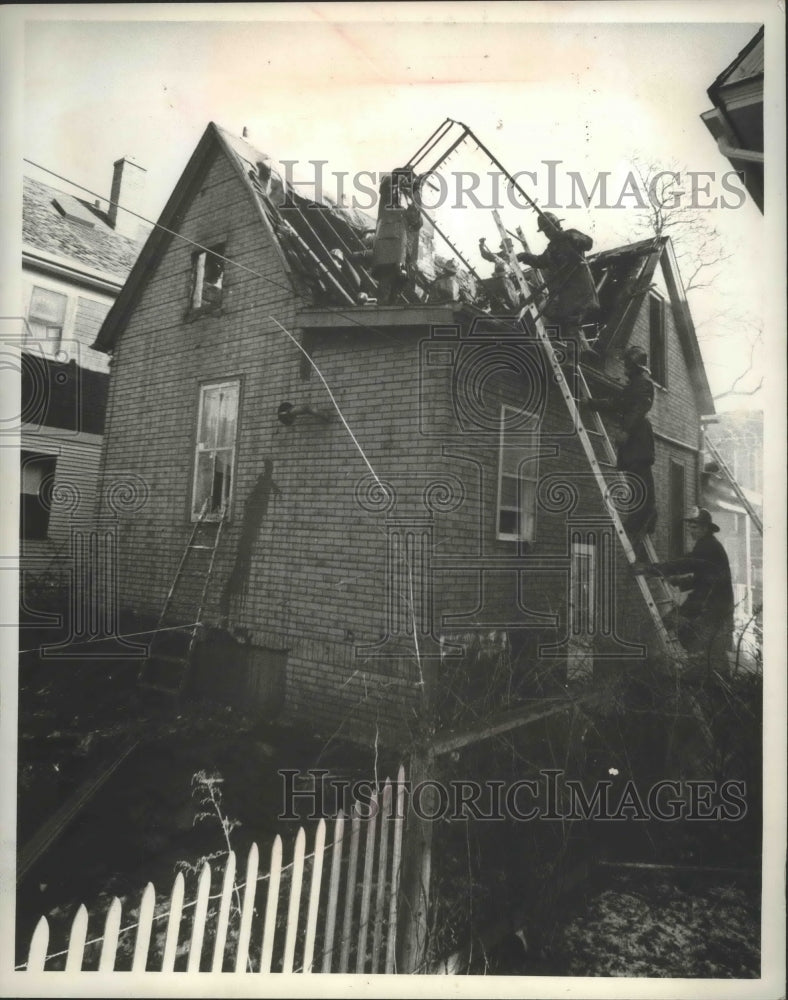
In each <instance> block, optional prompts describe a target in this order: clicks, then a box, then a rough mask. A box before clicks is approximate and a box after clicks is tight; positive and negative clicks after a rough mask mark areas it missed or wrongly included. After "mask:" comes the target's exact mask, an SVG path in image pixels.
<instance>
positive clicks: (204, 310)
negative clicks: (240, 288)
mask: <svg viewBox="0 0 788 1000" xmlns="http://www.w3.org/2000/svg"><path fill="white" fill-rule="evenodd" d="M223 312H224V310H223V309H222V305H221V303H217V304H215V305H206V306H200V307H199V308H195V307H194V306H190V307H189V309H188V310H187V311H186V316H185V320H186V322H187V323H193V322H194V321H195V320H197V319H202V317H203V316H221V315H222V314H223Z"/></svg>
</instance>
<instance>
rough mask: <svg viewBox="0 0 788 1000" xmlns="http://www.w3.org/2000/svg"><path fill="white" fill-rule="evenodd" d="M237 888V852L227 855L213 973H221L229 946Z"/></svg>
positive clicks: (214, 949)
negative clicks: (231, 907) (231, 917)
mask: <svg viewBox="0 0 788 1000" xmlns="http://www.w3.org/2000/svg"><path fill="white" fill-rule="evenodd" d="M234 887H235V851H230V853H229V854H228V855H227V864H226V865H225V866H224V879H223V880H222V898H221V900H220V901H219V914H218V916H217V918H216V940H215V941H214V945H213V963H212V965H211V972H221V971H222V965H223V963H224V948H225V945H226V944H227V926H228V924H229V922H230V902H231V900H232V895H233V889H234Z"/></svg>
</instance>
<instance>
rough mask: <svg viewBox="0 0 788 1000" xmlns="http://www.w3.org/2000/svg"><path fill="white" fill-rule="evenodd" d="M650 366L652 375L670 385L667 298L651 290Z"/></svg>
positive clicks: (660, 382)
mask: <svg viewBox="0 0 788 1000" xmlns="http://www.w3.org/2000/svg"><path fill="white" fill-rule="evenodd" d="M648 329H649V367H650V369H651V377H652V379H653V380H654V381H655V382H656V383H657V385H661V386H662V387H663V388H667V385H668V351H667V336H666V331H665V300H664V299H663V298H662V296H661V295H657V294H656V293H655V292H651V293H650V294H649V297H648Z"/></svg>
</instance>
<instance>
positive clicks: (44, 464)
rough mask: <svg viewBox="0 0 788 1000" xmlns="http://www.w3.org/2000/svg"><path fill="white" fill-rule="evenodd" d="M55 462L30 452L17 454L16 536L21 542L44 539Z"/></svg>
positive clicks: (49, 457)
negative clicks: (19, 479)
mask: <svg viewBox="0 0 788 1000" xmlns="http://www.w3.org/2000/svg"><path fill="white" fill-rule="evenodd" d="M56 463H57V459H56V458H55V456H54V455H38V454H36V453H35V452H32V451H23V452H21V454H20V465H21V469H20V471H21V487H20V494H21V495H20V498H19V537H20V538H22V539H27V540H41V539H45V538H47V536H48V533H49V509H50V506H51V504H50V497H51V493H52V485H53V483H54V479H55V465H56Z"/></svg>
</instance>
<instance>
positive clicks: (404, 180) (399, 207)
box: [372, 167, 422, 304]
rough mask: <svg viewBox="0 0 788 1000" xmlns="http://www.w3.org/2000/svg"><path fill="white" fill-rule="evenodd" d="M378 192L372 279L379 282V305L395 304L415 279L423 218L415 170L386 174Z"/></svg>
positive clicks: (401, 170) (403, 169) (401, 169)
mask: <svg viewBox="0 0 788 1000" xmlns="http://www.w3.org/2000/svg"><path fill="white" fill-rule="evenodd" d="M379 190H380V205H379V208H378V224H377V227H376V228H375V240H374V244H373V248H372V277H373V278H374V279H375V281H377V283H378V302H380V303H384V304H392V303H394V302H396V301H397V299H398V298H399V295H400V292H402V291H404V290H405V288H406V287H407V285H408V282H409V280H410V279H411V278H412V277H413V274H414V271H415V268H416V262H417V258H418V238H419V230H420V229H421V226H422V217H421V210H420V208H419V191H418V184H417V183H416V182H415V177H414V175H413V171H412V170H410V169H408V168H404V167H401V168H399V169H397V170H395V171H393V173H390V174H384V175H383V177H382V178H381V182H380V189H379Z"/></svg>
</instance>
